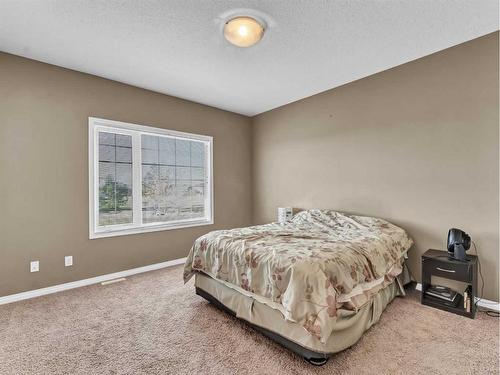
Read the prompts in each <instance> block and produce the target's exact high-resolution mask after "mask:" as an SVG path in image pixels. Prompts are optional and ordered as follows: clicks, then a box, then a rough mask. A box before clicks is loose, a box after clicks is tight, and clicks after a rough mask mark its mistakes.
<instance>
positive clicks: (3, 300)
mask: <svg viewBox="0 0 500 375" xmlns="http://www.w3.org/2000/svg"><path fill="white" fill-rule="evenodd" d="M185 261H186V258H180V259H174V260H169V261H168V262H162V263H155V264H151V265H149V266H144V267H139V268H132V269H130V270H125V271H120V272H115V273H109V274H107V275H101V276H96V277H91V278H90V279H83V280H78V281H72V282H70V283H65V284H59V285H54V286H49V287H47V288H41V289H35V290H29V291H27V292H22V293H17V294H10V295H8V296H4V297H0V305H4V304H7V303H12V302H17V301H22V300H25V299H30V298H35V297H40V296H44V295H46V294H52V293H57V292H62V291H63V290H69V289H75V288H80V287H82V286H87V285H92V284H99V283H102V282H103V281H109V280H113V279H118V278H121V277H127V276H132V275H136V274H138V273H143V272H149V271H154V270H159V269H161V268H166V267H172V266H176V265H178V264H183V263H184V262H185Z"/></svg>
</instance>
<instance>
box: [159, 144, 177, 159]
mask: <svg viewBox="0 0 500 375" xmlns="http://www.w3.org/2000/svg"><path fill="white" fill-rule="evenodd" d="M159 143H160V163H162V164H167V165H175V139H173V138H167V137H160V142H159Z"/></svg>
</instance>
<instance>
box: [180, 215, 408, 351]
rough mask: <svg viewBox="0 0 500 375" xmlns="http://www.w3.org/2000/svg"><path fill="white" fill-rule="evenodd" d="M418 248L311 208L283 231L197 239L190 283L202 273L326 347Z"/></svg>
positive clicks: (260, 229) (370, 223)
mask: <svg viewBox="0 0 500 375" xmlns="http://www.w3.org/2000/svg"><path fill="white" fill-rule="evenodd" d="M412 244H413V241H412V240H411V239H410V238H409V237H408V235H407V234H406V232H405V231H404V230H403V229H401V228H399V227H397V226H395V225H393V224H391V223H389V222H387V221H385V220H383V219H380V218H373V217H366V216H356V215H347V214H344V213H340V212H337V211H332V210H307V211H303V212H300V213H299V214H297V215H296V216H294V217H293V219H292V220H291V221H290V222H287V223H286V224H283V225H281V224H278V223H271V224H266V225H260V226H254V227H248V228H239V229H232V230H224V231H214V232H210V233H208V234H207V235H205V236H202V237H200V238H198V239H197V240H196V241H195V243H194V245H193V247H192V249H191V251H190V253H189V255H188V258H187V261H186V265H185V271H184V280H185V281H186V282H187V280H189V279H190V278H191V277H192V276H193V275H194V274H195V273H199V272H202V273H204V274H206V275H208V276H210V277H211V278H212V279H214V280H217V281H218V282H219V283H222V284H221V285H224V286H225V287H227V288H228V289H233V290H234V291H235V292H237V293H238V294H240V295H245V296H246V297H248V298H250V299H251V300H253V301H257V302H259V303H260V304H262V305H264V306H267V307H268V308H270V309H271V310H274V311H275V312H276V313H277V314H278V315H279V316H281V317H282V319H284V320H285V321H287V322H289V323H294V324H295V325H298V326H300V327H301V328H302V331H301V332H302V333H304V331H305V332H306V333H308V334H309V335H310V336H311V340H317V341H319V342H321V343H323V344H325V343H326V342H327V340H328V339H329V337H330V336H331V334H332V332H333V330H334V329H335V327H336V326H337V320H339V319H342V318H343V317H344V316H349V315H354V314H356V313H357V312H358V311H360V310H361V309H363V308H364V307H365V306H369V305H371V303H372V301H373V299H374V298H375V296H376V295H377V293H378V292H379V291H380V290H383V289H386V288H387V287H388V286H389V285H391V284H392V283H393V282H394V280H395V277H396V276H397V275H399V274H400V273H401V272H402V269H403V267H402V265H403V259H404V257H405V256H406V253H407V251H408V249H409V248H410V247H411V245H412Z"/></svg>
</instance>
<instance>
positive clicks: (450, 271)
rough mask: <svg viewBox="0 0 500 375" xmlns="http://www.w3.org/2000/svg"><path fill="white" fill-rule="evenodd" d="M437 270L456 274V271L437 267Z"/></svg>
mask: <svg viewBox="0 0 500 375" xmlns="http://www.w3.org/2000/svg"><path fill="white" fill-rule="evenodd" d="M436 269H437V270H439V271H443V272H449V273H455V270H447V269H445V268H439V267H436Z"/></svg>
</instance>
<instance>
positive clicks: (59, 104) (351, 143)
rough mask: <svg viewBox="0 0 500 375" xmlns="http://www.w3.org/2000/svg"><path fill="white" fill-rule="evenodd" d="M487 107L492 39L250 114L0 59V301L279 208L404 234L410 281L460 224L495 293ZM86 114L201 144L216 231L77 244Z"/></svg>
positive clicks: (494, 82)
mask: <svg viewBox="0 0 500 375" xmlns="http://www.w3.org/2000/svg"><path fill="white" fill-rule="evenodd" d="M498 100H499V97H498V33H495V34H491V35H488V36H486V37H483V38H480V39H477V40H474V41H472V42H469V43H465V44H463V45H460V46H457V47H454V48H451V49H448V50H446V51H442V52H439V53H437V54H435V55H432V56H428V57H425V58H423V59H420V60H417V61H414V62H411V63H409V64H405V65H402V66H400V67H397V68H394V69H391V70H389V71H385V72H382V73H379V74H377V75H374V76H371V77H368V78H365V79H362V80H359V81H357V82H354V83H351V84H348V85H345V86H342V87H339V88H336V89H333V90H330V91H327V92H325V93H322V94H319V95H316V96H313V97H310V98H307V99H304V100H301V101H299V102H296V103H292V104H289V105H287V106H284V107H281V108H278V109H276V110H273V111H270V112H267V113H265V114H262V115H260V116H257V117H255V118H254V119H249V118H246V117H244V116H239V115H236V114H232V113H229V112H225V111H221V110H217V109H214V108H211V107H207V106H203V105H199V104H195V103H192V102H189V101H185V100H181V99H176V98H173V97H169V96H166V95H161V94H158V93H153V92H150V91H147V90H142V89H139V88H135V87H132V86H128V85H125V84H120V83H117V82H113V81H109V80H106V79H102V78H98V77H95V76H91V75H86V74H82V73H78V72H74V71H70V70H66V69H61V68H58V67H55V66H51V65H47V64H43V63H39V62H35V61H31V60H27V59H23V58H20V57H15V56H12V55H8V54H2V53H0V207H1V210H2V212H1V213H2V214H1V215H0V296H2V295H7V294H11V293H17V292H21V291H25V290H30V289H36V288H41V287H45V286H49V285H55V284H60V283H64V282H69V281H73V280H79V279H83V278H87V277H92V276H96V275H101V274H106V273H110V272H115V271H120V270H124V269H129V268H134V267H139V266H143V265H148V264H152V263H157V262H162V261H166V260H170V259H175V258H180V257H184V256H186V254H187V251H188V250H189V248H190V246H191V244H192V241H193V240H194V239H195V238H196V237H198V236H199V235H202V234H203V233H206V232H207V231H209V230H214V229H218V228H231V227H237V226H246V225H249V224H251V223H252V222H253V223H263V222H267V221H272V220H274V219H275V217H276V208H277V207H278V206H288V205H290V206H293V207H296V208H311V207H322V208H334V209H338V210H342V211H346V212H353V213H359V214H366V215H374V216H380V217H384V218H386V219H388V220H390V221H392V222H394V223H396V224H398V225H400V226H402V227H404V228H406V229H407V230H408V232H409V233H410V234H411V236H412V237H413V238H414V239H415V242H416V246H415V248H414V249H413V250H412V252H411V254H410V266H411V268H412V271H413V273H415V274H416V275H418V274H419V273H420V262H419V259H420V258H419V256H420V254H421V253H423V252H424V251H425V250H426V249H427V248H429V247H434V248H443V247H444V244H445V240H446V234H447V230H448V229H449V228H450V227H452V226H456V227H459V228H463V229H464V230H466V231H468V232H469V233H470V234H471V235H472V238H473V239H474V240H475V241H476V242H477V244H478V246H479V251H480V255H481V260H482V265H483V271H484V275H485V281H486V287H485V292H486V293H485V297H486V298H489V299H494V300H498V288H497V285H498V268H497V264H498V250H499V249H498V248H499V243H498V226H499V222H498V203H499V202H498V177H499V176H498V170H499V166H498V164H499V159H498V158H499V155H498V120H499V118H498V109H499V107H498ZM88 116H96V117H102V118H109V119H114V120H120V121H127V122H133V123H139V124H144V125H151V126H158V127H164V128H168V129H174V130H180V131H186V132H193V133H199V134H206V135H211V136H213V137H214V168H215V170H214V176H215V180H214V185H215V225H212V226H206V227H197V228H193V229H179V230H172V231H163V232H155V233H146V234H140V235H130V236H122V237H114V238H105V239H97V240H89V239H88V172H87V171H88V165H87V152H88V151H87V147H88V143H87V142H88V141H87V118H88ZM252 123H253V131H252ZM252 141H253V147H252ZM252 155H253V156H252ZM252 173H253V179H252ZM252 181H253V185H252ZM252 188H253V195H252ZM252 211H253V212H254V217H253V220H252ZM65 255H73V256H74V262H75V265H74V266H73V267H68V268H65V267H64V265H63V257H64V256H65ZM33 259H38V260H40V262H41V263H40V267H41V270H40V272H38V273H29V271H28V268H29V267H28V265H29V261H30V260H33Z"/></svg>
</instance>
